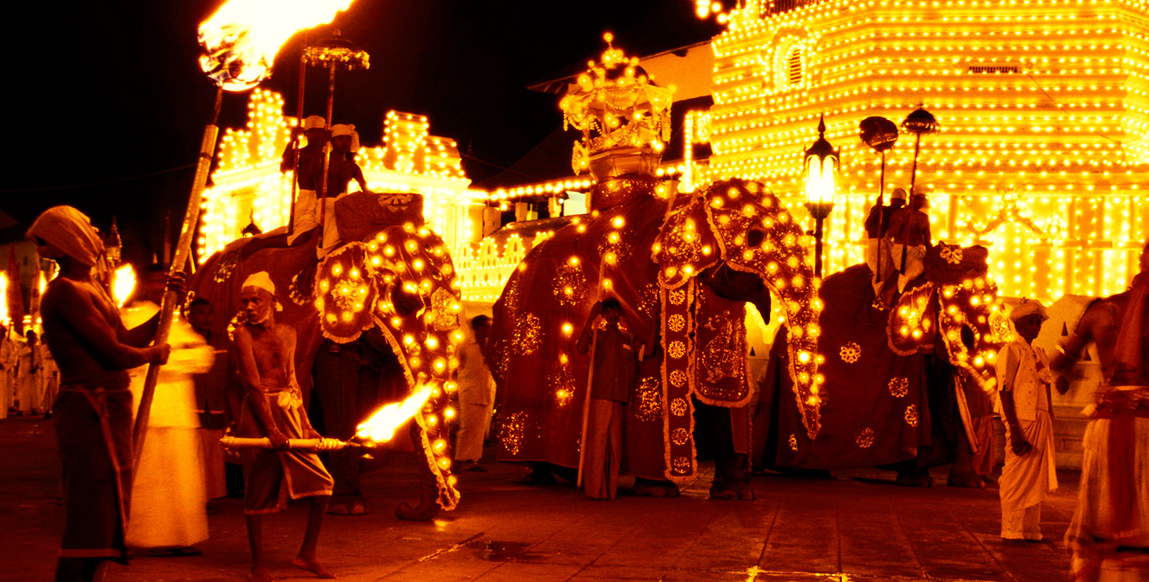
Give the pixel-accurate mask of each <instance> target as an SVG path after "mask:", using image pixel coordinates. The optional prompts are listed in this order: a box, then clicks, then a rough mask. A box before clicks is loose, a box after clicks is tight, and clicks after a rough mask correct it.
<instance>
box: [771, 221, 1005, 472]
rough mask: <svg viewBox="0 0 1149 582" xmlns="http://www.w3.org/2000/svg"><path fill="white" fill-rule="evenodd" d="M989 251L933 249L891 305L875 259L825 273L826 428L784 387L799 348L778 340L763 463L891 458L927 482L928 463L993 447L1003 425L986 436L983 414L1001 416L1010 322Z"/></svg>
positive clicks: (822, 464)
mask: <svg viewBox="0 0 1149 582" xmlns="http://www.w3.org/2000/svg"><path fill="white" fill-rule="evenodd" d="M986 257H987V251H986V249H985V248H983V247H971V248H960V247H957V246H951V245H946V244H944V243H943V244H940V245H937V246H934V247H932V248H931V249H930V250H929V252H928V253H927V256H926V265H925V266H926V272H925V274H924V276H923V277H922V278H920V279H918V281H917V283H916V284H911V285H910V287H909V288H907V290H906V292H905V293H903V294H902V295H900V296H899V297H898V298H897V300H896V302H895V303H894V304H893V306H892V307H891V308H888V309H887V308H884V307H883V306H882V305H881V303H880V302H876V301H875V297H874V293H873V288H872V286H870V283H869V281H870V280H871V278H872V273H871V272H870V270H869V268H868V267H866V265H855V266H852V267H849V268H847V269H845V270H844V271H841V272H839V273H835V274H833V275H831V276H828V277H826V279H825V280H824V281H823V283H822V287H821V292H820V296H821V299H822V303H823V305H824V306H825V307H824V310H823V311H822V313H821V329H822V333H821V337H820V338H819V345H818V349H819V351H820V352H821V353H822V354H825V357H826V361H825V363H824V365H823V366H822V368H821V373H822V374H823V376H824V377H825V391H826V397H825V398H824V400H823V406H822V419H823V430H822V431H821V432H820V433H819V434H818V435H817V438H813V439H811V438H809V435H808V434H807V432H806V431H805V430H803V428H804V424H803V422H802V421H803V418H804V417H803V415H802V414H801V411H800V410H799V409H796V408H795V407H794V406H793V405H791V404H790V401H789V399H788V398H786V396H785V395H786V394H787V393H788V391H789V389H790V384H791V380H790V378H789V374H787V373H786V372H785V369H786V368H787V367H788V366H789V365H790V362H791V355H790V354H789V353H787V351H786V350H782V349H779V348H778V347H777V345H776V346H775V349H774V350H773V351H772V352H771V355H770V360H769V363H768V366H767V374H766V378H765V381H764V383H763V384H764V385H763V397H762V399H761V400H760V401H759V407H758V409H757V413H756V415H755V432H756V434H757V435H760V438H759V439H757V440H758V442H757V443H756V445H757V446H756V449H757V450H758V451H760V452H761V455H760V457H759V458H758V459H757V461H759V462H761V463H762V464H763V465H764V466H766V467H777V468H805V469H842V468H860V467H875V466H888V467H890V468H894V469H897V470H899V481H900V482H906V483H907V484H921V485H925V484H928V483H929V481H928V473H926V472H925V471H926V469H928V466H930V465H938V464H944V463H949V462H952V461H954V459H955V455H956V454H957V453H968V452H969V451H970V450H972V449H976V448H978V447H992V446H993V440H992V439H993V437H992V433H990V434H988V435H986V434H985V432H984V430H983V431H982V434H980V435H979V434H977V433H978V430H977V429H975V427H974V426H973V418H972V417H973V416H979V415H980V416H983V417H984V416H986V415H988V414H989V413H990V411H989V410H986V408H987V406H986V405H985V404H984V402H986V401H987V400H988V399H987V398H985V395H986V394H989V393H992V390H993V377H994V369H993V358H994V356H995V355H996V353H997V351H998V349H1000V347H1001V346H1002V345H1003V344H1004V343H1005V342H1006V341H1008V339H1009V334H1010V328H1009V322H1008V318H1007V317H1006V314H1005V312H1004V310H1003V309H1002V306H1001V303H1000V301H999V300H998V296H997V287H996V285H995V284H994V283H993V281H992V280H990V279H989V278H988V277H987V275H986ZM779 341H781V335H780V336H779ZM978 402H983V404H978ZM979 406H980V407H981V408H982V410H981V411H978V410H976V408H977V407H979ZM971 408H972V409H974V410H973V412H972V414H971ZM965 456H966V457H968V454H966V455H965ZM955 469H956V470H958V471H960V470H961V467H960V466H959V465H958V464H955ZM959 482H969V480H968V478H967V477H958V476H955V474H954V473H951V484H961V483H959Z"/></svg>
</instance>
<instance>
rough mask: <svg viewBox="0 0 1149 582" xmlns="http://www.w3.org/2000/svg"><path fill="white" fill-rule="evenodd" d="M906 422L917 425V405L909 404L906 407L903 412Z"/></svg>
mask: <svg viewBox="0 0 1149 582" xmlns="http://www.w3.org/2000/svg"><path fill="white" fill-rule="evenodd" d="M905 419H906V424H908V425H910V426H913V427H916V426H918V407H917V406H916V405H913V404H911V405H909V406H907V407H906V414H905Z"/></svg>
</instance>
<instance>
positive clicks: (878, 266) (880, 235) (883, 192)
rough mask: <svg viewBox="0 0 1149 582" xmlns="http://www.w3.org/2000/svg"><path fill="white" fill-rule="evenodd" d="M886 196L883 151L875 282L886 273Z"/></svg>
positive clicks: (879, 188) (882, 278) (878, 281)
mask: <svg viewBox="0 0 1149 582" xmlns="http://www.w3.org/2000/svg"><path fill="white" fill-rule="evenodd" d="M885 197H886V152H882V173H881V175H880V177H879V178H878V259H877V260H876V261H874V263H875V265H874V270H875V271H877V272H876V273H874V282H875V283H880V282H882V281H884V280H885V278H884V277H885V273H883V272H882V239H884V238H885V236H884V233H883V232H882V230H883V227H885V224H883V222H885V221H884V220H882V218H883V217H884V216H883V215H884V213H883V212H882V206H883V205H884V202H885Z"/></svg>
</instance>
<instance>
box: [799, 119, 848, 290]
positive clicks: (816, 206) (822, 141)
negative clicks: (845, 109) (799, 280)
mask: <svg viewBox="0 0 1149 582" xmlns="http://www.w3.org/2000/svg"><path fill="white" fill-rule="evenodd" d="M839 164H840V160H839V157H838V151H837V150H835V149H834V146H832V145H830V142H828V141H826V119H825V116H823V117H822V118H821V119H819V120H818V140H817V141H815V142H814V145H812V146H810V149H808V150H806V155H805V158H804V160H803V163H802V165H803V169H804V170H805V175H806V204H805V206H806V210H808V211H810V216H812V217H814V221H815V223H814V224H815V227H814V275H815V276H816V277H819V278H821V276H822V235H823V232H822V222H823V221H825V220H826V217H827V216H829V215H830V211H831V210H833V209H834V191H835V190H836V189H837V180H836V178H837V176H836V174H837V172H838V166H839Z"/></svg>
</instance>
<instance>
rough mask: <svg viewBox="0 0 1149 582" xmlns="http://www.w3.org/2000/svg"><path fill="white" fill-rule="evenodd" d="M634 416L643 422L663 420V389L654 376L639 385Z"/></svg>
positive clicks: (648, 377) (643, 380)
mask: <svg viewBox="0 0 1149 582" xmlns="http://www.w3.org/2000/svg"><path fill="white" fill-rule="evenodd" d="M635 403H636V404H637V407H636V408H635V412H634V415H635V416H636V417H637V418H638V419H639V420H641V421H643V422H655V421H658V420H662V387H661V386H659V385H658V380H657V379H656V378H654V377H653V376H647V377H645V378H643V379H642V380H641V381H640V382H639V383H638V389H637V391H636V394H635Z"/></svg>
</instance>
